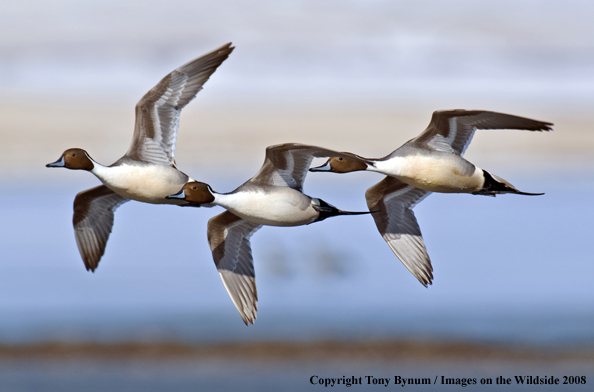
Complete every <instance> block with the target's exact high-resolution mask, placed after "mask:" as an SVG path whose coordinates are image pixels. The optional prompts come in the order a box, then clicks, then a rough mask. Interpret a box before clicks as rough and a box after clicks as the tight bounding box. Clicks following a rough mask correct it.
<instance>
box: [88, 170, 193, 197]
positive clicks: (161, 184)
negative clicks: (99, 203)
mask: <svg viewBox="0 0 594 392" xmlns="http://www.w3.org/2000/svg"><path fill="white" fill-rule="evenodd" d="M92 172H93V174H95V175H96V176H97V177H98V178H99V179H100V180H101V181H102V182H103V183H104V184H105V185H106V186H107V187H109V188H110V189H111V190H113V191H114V192H116V193H118V194H119V195H121V196H124V197H127V198H129V199H132V200H137V201H142V202H145V203H156V204H163V203H167V201H166V199H165V196H169V195H172V194H175V193H177V192H179V191H180V189H181V188H182V187H183V185H184V183H185V182H186V180H187V176H185V175H184V174H183V173H181V172H179V171H178V170H177V169H175V168H173V167H171V166H166V165H120V166H112V167H101V166H96V167H95V169H93V171H92Z"/></svg>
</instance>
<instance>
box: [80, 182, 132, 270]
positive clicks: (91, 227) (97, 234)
mask: <svg viewBox="0 0 594 392" xmlns="http://www.w3.org/2000/svg"><path fill="white" fill-rule="evenodd" d="M127 201H129V199H126V198H125V197H122V196H120V195H118V194H117V193H115V192H113V191H112V190H111V189H109V188H108V187H106V186H105V185H100V186H97V187H95V188H91V189H87V190H86V191H82V192H80V193H79V194H78V195H76V198H75V199H74V216H73V217H72V223H73V225H74V236H75V238H76V245H78V251H79V252H80V255H81V257H82V259H83V261H84V263H85V267H86V268H87V271H88V270H91V271H95V269H96V268H97V266H98V265H99V260H101V256H103V253H105V245H106V244H107V240H108V239H109V234H110V233H111V228H112V226H113V214H114V212H115V210H116V209H117V208H118V207H119V206H121V205H122V204H124V203H125V202H127Z"/></svg>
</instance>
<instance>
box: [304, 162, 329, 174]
mask: <svg viewBox="0 0 594 392" xmlns="http://www.w3.org/2000/svg"><path fill="white" fill-rule="evenodd" d="M309 171H310V172H324V171H332V166H330V159H328V160H327V161H326V163H324V164H323V165H322V166H318V167H312V168H310V169H309Z"/></svg>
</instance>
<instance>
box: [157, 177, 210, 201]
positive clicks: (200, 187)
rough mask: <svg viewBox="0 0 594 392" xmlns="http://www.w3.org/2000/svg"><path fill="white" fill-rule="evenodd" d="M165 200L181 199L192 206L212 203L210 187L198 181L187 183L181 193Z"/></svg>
mask: <svg viewBox="0 0 594 392" xmlns="http://www.w3.org/2000/svg"><path fill="white" fill-rule="evenodd" d="M165 198H166V199H182V200H185V201H187V202H190V203H192V204H199V205H200V204H210V203H212V202H213V201H214V199H215V197H214V195H213V190H212V188H211V187H210V185H208V184H205V183H204V182H199V181H190V182H187V183H186V184H185V185H184V186H183V188H182V189H181V191H179V192H178V193H176V194H175V195H170V196H167V197H165Z"/></svg>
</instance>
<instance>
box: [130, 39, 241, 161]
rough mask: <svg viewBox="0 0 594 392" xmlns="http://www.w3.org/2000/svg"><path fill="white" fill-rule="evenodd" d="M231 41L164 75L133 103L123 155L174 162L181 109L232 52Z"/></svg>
mask: <svg viewBox="0 0 594 392" xmlns="http://www.w3.org/2000/svg"><path fill="white" fill-rule="evenodd" d="M233 49H234V47H232V46H231V43H228V44H226V45H223V46H221V47H220V48H218V49H216V50H214V51H212V52H210V53H208V54H205V55H204V56H202V57H200V58H197V59H195V60H193V61H190V62H189V63H187V64H186V65H183V66H181V67H179V68H178V69H176V70H175V71H173V72H171V73H170V74H169V75H167V76H165V77H164V78H163V79H162V80H161V81H160V82H159V83H158V84H157V85H156V86H155V87H153V88H152V89H151V90H150V91H149V92H148V93H146V94H145V96H144V97H142V99H141V100H140V101H139V102H138V104H137V105H136V125H135V128H134V136H133V138H132V144H131V145H130V148H129V149H128V152H127V153H126V155H125V156H127V157H130V158H133V159H135V160H140V161H146V162H151V163H157V164H162V165H175V161H174V155H175V143H176V141H177V128H178V126H179V115H180V113H181V110H182V109H183V108H184V107H185V106H186V105H187V104H188V103H189V102H190V101H191V100H192V99H194V98H195V97H196V94H198V92H199V91H200V90H202V86H203V85H204V83H206V81H207V80H208V78H209V77H210V75H212V74H213V73H214V71H216V69H217V67H218V66H219V65H221V63H222V62H223V61H225V59H226V58H227V57H228V56H229V54H230V53H231V52H232V51H233Z"/></svg>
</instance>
